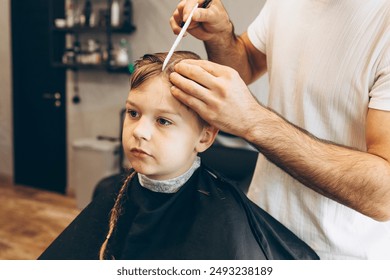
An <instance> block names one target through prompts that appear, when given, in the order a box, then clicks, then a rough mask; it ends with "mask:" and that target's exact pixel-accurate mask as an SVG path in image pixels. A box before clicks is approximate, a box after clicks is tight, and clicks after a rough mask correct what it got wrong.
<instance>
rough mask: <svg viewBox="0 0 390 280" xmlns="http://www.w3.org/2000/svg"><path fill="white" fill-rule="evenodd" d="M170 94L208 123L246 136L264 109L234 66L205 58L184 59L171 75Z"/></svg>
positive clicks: (228, 131)
mask: <svg viewBox="0 0 390 280" xmlns="http://www.w3.org/2000/svg"><path fill="white" fill-rule="evenodd" d="M170 80H171V82H172V83H173V85H174V86H173V87H172V88H171V93H172V94H173V96H174V97H176V98H177V99H178V100H179V101H181V102H182V103H184V104H186V105H187V106H188V107H190V108H192V109H193V110H194V111H196V112H197V113H198V114H199V115H200V116H201V117H202V118H203V119H204V120H205V121H207V122H208V123H209V124H211V125H213V126H215V127H217V128H218V129H220V130H223V131H225V132H227V133H231V134H234V135H237V136H241V137H243V138H245V136H247V133H248V131H249V130H250V128H251V126H252V125H253V120H254V119H255V118H256V117H255V116H256V115H257V113H258V112H259V108H262V107H261V106H260V104H259V103H258V102H257V100H256V99H255V98H254V97H253V96H252V94H251V93H250V91H249V89H248V87H247V86H246V84H245V83H244V81H243V80H242V79H241V77H240V75H239V74H238V72H237V71H235V70H234V69H232V68H230V67H227V66H223V65H219V64H216V63H213V62H210V61H206V60H183V61H181V62H179V63H178V64H176V65H175V72H173V73H172V74H171V76H170Z"/></svg>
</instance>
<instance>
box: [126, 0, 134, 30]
mask: <svg viewBox="0 0 390 280" xmlns="http://www.w3.org/2000/svg"><path fill="white" fill-rule="evenodd" d="M123 27H125V28H133V27H134V25H133V3H132V1H131V0H125V2H124V4H123Z"/></svg>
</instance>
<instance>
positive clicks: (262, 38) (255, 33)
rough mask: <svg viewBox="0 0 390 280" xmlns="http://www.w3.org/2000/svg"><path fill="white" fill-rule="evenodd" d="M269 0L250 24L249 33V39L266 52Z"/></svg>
mask: <svg viewBox="0 0 390 280" xmlns="http://www.w3.org/2000/svg"><path fill="white" fill-rule="evenodd" d="M268 15H269V1H266V2H265V4H264V7H263V8H262V9H261V11H260V13H259V15H258V16H257V17H256V18H255V20H254V21H253V22H252V23H251V24H250V25H249V27H248V30H247V33H248V37H249V40H250V41H251V43H252V44H253V46H255V47H256V48H257V49H258V50H259V51H261V52H262V53H266V47H267V46H266V38H267V34H268V23H269V21H268V18H269V16H268Z"/></svg>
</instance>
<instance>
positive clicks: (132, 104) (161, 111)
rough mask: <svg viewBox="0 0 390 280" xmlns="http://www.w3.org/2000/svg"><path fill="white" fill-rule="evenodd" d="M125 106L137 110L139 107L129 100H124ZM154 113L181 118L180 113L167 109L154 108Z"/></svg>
mask: <svg viewBox="0 0 390 280" xmlns="http://www.w3.org/2000/svg"><path fill="white" fill-rule="evenodd" d="M126 104H129V105H130V106H133V107H136V108H139V106H138V105H137V104H136V103H134V102H133V101H131V100H129V99H127V100H126ZM156 111H157V112H158V113H160V114H170V115H176V116H179V117H182V115H181V114H180V112H178V111H172V110H169V109H166V108H156Z"/></svg>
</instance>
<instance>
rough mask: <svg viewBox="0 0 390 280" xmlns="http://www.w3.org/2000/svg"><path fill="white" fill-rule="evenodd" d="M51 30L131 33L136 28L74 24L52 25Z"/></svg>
mask: <svg viewBox="0 0 390 280" xmlns="http://www.w3.org/2000/svg"><path fill="white" fill-rule="evenodd" d="M51 29H52V31H56V32H64V33H106V32H111V33H128V34H131V33H133V32H134V31H135V30H136V28H135V26H130V27H123V26H122V27H103V26H96V27H86V26H75V27H55V26H52V28H51Z"/></svg>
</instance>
